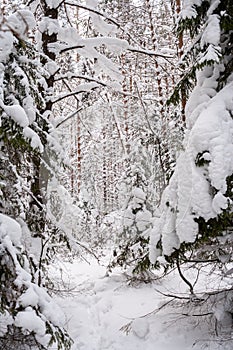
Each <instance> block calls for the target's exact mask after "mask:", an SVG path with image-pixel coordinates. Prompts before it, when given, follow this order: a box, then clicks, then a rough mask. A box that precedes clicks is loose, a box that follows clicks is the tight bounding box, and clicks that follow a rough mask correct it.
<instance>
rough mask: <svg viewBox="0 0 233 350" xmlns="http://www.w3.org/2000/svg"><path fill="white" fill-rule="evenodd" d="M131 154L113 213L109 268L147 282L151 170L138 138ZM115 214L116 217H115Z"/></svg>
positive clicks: (150, 213) (143, 147)
mask: <svg viewBox="0 0 233 350" xmlns="http://www.w3.org/2000/svg"><path fill="white" fill-rule="evenodd" d="M132 144H133V145H134V148H133V150H132V151H131V153H130V155H129V166H128V169H127V170H126V172H125V175H124V179H123V180H122V184H121V192H122V193H121V196H122V194H123V192H124V193H125V195H124V200H123V198H122V200H123V202H124V204H123V207H122V208H121V209H120V210H119V211H118V212H116V217H117V216H118V220H119V223H120V224H118V226H119V227H121V229H118V232H117V237H116V238H115V245H116V247H115V249H114V251H113V259H112V262H111V264H110V266H109V267H110V268H111V267H114V266H116V265H119V266H121V267H123V268H128V269H129V268H130V269H132V272H133V274H134V276H137V277H138V278H140V279H145V280H146V279H147V278H148V273H147V272H148V270H149V269H150V267H152V265H151V264H150V260H149V235H148V229H149V228H150V227H151V219H152V210H153V208H152V206H151V205H150V202H149V199H148V198H149V193H148V187H149V181H150V180H151V170H152V169H151V167H150V163H149V162H148V158H149V155H148V154H147V151H148V150H147V148H146V147H145V144H143V140H142V139H141V138H138V139H137V142H136V140H135V141H134V143H132ZM117 213H118V214H117Z"/></svg>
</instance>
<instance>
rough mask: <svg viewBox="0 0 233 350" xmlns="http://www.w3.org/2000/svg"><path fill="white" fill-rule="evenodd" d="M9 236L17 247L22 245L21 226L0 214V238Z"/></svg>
mask: <svg viewBox="0 0 233 350" xmlns="http://www.w3.org/2000/svg"><path fill="white" fill-rule="evenodd" d="M6 236H9V238H10V239H11V241H12V243H13V244H14V245H15V246H16V247H17V246H20V245H21V236H22V231H21V227H20V225H19V224H18V223H17V222H16V221H15V220H14V219H12V218H10V217H9V216H7V215H4V214H0V238H1V239H3V238H4V237H6Z"/></svg>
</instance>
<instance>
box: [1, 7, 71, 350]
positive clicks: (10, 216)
mask: <svg viewBox="0 0 233 350" xmlns="http://www.w3.org/2000/svg"><path fill="white" fill-rule="evenodd" d="M35 24H36V23H35V19H34V17H33V15H32V13H31V12H30V11H28V10H25V9H23V10H18V11H16V12H15V13H14V14H12V15H10V16H9V17H8V18H7V17H5V16H3V15H1V18H0V47H1V51H0V117H1V126H0V155H1V161H0V201H1V214H0V261H1V262H0V266H1V268H0V270H1V271H0V295H1V303H0V325H1V326H0V347H1V349H6V350H8V349H12V348H17V349H19V350H21V349H23V350H25V349H31V348H32V347H33V348H38V349H49V348H50V347H51V346H54V345H55V344H56V346H58V348H59V349H63V348H64V349H69V348H70V345H71V341H70V339H69V337H68V336H67V334H66V332H65V331H64V329H63V326H64V323H65V319H64V315H63V314H62V312H61V311H60V310H59V308H58V307H57V306H56V304H55V303H54V301H53V300H52V298H51V296H50V295H49V294H48V293H47V292H46V288H45V284H46V280H45V278H44V277H45V274H44V269H45V266H46V261H47V260H48V258H49V255H50V252H49V245H48V242H49V241H50V240H51V239H52V240H53V243H55V241H56V240H57V238H58V239H59V234H58V232H57V230H56V228H55V227H53V225H51V223H50V222H49V220H48V219H47V217H46V205H45V202H44V200H43V199H44V198H45V193H44V192H43V191H42V190H43V188H44V186H45V185H46V182H47V175H48V174H47V173H48V172H47V171H45V169H44V170H42V167H38V164H42V162H43V164H44V165H46V168H47V169H49V168H50V164H49V163H47V164H46V163H45V161H46V157H44V156H43V155H44V151H45V148H46V147H47V148H50V146H49V144H50V145H52V144H53V146H54V145H55V143H56V141H55V140H53V137H52V136H51V135H50V134H49V130H50V129H52V128H51V125H50V124H49V122H48V120H47V118H46V115H44V114H42V111H43V110H45V109H46V103H45V99H44V93H45V90H44V89H45V87H46V80H45V76H46V71H45V69H44V67H43V66H42V64H41V56H40V55H39V54H38V52H37V51H36V50H35V48H34V46H33V45H32V44H31V43H30V41H28V34H29V33H30V32H31V30H32V29H33V28H34V26H35ZM48 140H49V142H48ZM41 171H42V174H40V172H41ZM41 175H44V176H42V177H41ZM55 234H56V235H55Z"/></svg>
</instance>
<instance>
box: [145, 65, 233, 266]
mask: <svg viewBox="0 0 233 350" xmlns="http://www.w3.org/2000/svg"><path fill="white" fill-rule="evenodd" d="M221 70H222V66H221V65H219V66H218V65H216V66H215V68H213V67H205V68H204V69H202V70H200V71H199V72H198V73H197V86H196V88H195V89H194V91H193V93H192V94H191V96H190V100H189V102H188V103H187V107H186V116H187V125H188V127H189V128H190V129H191V130H190V131H188V132H187V133H186V136H185V140H184V146H185V149H184V151H182V152H181V153H180V155H179V157H178V159H177V164H176V167H175V171H174V174H173V176H172V177H171V179H170V183H169V185H168V187H167V189H166V190H165V191H164V194H163V196H162V200H161V206H160V213H161V214H160V217H159V218H158V219H157V220H156V221H155V223H154V224H155V225H157V228H155V227H154V228H153V229H151V245H150V246H151V253H150V258H151V261H152V262H155V259H156V258H158V253H159V252H158V249H157V248H156V244H157V242H158V240H159V239H160V238H161V241H162V248H163V254H165V255H170V254H171V253H172V252H173V251H174V249H175V248H179V246H180V244H181V243H182V242H194V241H195V239H196V237H197V234H198V224H197V222H196V221H195V219H198V218H199V217H202V218H204V219H205V220H206V221H208V220H209V219H210V218H214V217H216V216H217V215H218V214H220V213H221V212H222V211H223V210H224V209H226V208H227V207H228V205H229V203H230V202H229V198H227V196H226V195H225V193H226V190H227V178H228V177H229V176H230V175H232V173H233V120H232V116H231V112H230V111H233V96H232V91H233V82H231V81H229V83H227V84H226V86H225V87H224V88H222V89H221V90H220V91H219V92H216V86H217V79H218V77H219V74H220V72H221ZM199 161H201V162H203V164H202V163H200V164H199V163H198V162H199ZM210 186H211V187H212V188H213V189H214V191H211V189H210ZM152 243H153V244H152Z"/></svg>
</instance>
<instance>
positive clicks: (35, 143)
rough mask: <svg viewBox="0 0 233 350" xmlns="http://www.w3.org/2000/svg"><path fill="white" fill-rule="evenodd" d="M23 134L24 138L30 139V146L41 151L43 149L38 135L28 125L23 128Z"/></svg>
mask: <svg viewBox="0 0 233 350" xmlns="http://www.w3.org/2000/svg"><path fill="white" fill-rule="evenodd" d="M23 134H24V136H25V137H26V138H28V139H30V144H31V146H32V148H34V149H37V148H38V149H39V151H40V152H41V153H42V152H43V151H44V146H43V144H42V142H41V140H40V138H39V136H38V135H37V133H36V132H35V131H34V130H32V129H31V128H30V127H25V128H24V129H23Z"/></svg>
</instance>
